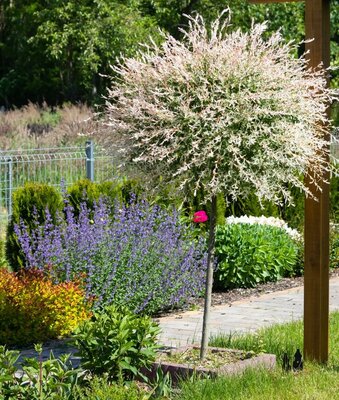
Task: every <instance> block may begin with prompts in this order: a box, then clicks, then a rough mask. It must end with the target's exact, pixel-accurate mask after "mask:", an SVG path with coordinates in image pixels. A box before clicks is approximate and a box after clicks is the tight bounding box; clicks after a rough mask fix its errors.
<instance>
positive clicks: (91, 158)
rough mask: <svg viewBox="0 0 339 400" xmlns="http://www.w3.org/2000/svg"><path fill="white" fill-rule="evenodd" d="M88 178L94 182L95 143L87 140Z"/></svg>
mask: <svg viewBox="0 0 339 400" xmlns="http://www.w3.org/2000/svg"><path fill="white" fill-rule="evenodd" d="M86 178H87V179H89V180H90V181H92V182H94V143H93V141H92V140H87V141H86Z"/></svg>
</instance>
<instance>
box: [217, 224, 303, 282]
mask: <svg viewBox="0 0 339 400" xmlns="http://www.w3.org/2000/svg"><path fill="white" fill-rule="evenodd" d="M215 246H216V256H217V260H218V263H217V271H216V279H215V284H216V286H217V287H221V288H223V289H226V288H237V287H253V286H255V285H257V284H258V283H262V282H269V281H270V282H271V281H276V280H278V279H279V278H281V277H285V276H293V275H295V274H296V271H298V268H299V265H298V262H299V260H300V256H299V253H300V245H299V244H298V242H297V241H296V240H294V239H293V238H291V237H290V235H289V234H288V233H287V232H285V231H284V230H283V229H281V228H279V227H276V226H270V225H261V224H258V223H255V224H248V223H229V224H226V225H222V226H218V227H217V230H216V245H215Z"/></svg>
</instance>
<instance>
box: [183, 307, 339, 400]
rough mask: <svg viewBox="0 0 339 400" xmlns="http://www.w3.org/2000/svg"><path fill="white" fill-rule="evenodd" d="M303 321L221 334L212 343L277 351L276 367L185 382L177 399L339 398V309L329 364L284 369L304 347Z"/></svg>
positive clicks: (333, 322) (332, 324)
mask: <svg viewBox="0 0 339 400" xmlns="http://www.w3.org/2000/svg"><path fill="white" fill-rule="evenodd" d="M302 328H303V326H302V322H293V323H289V324H284V325H274V326H272V327H269V328H264V329H261V330H260V331H259V332H258V333H257V334H254V335H253V334H252V335H244V336H231V337H225V336H219V337H216V338H214V339H213V340H212V341H211V343H210V344H211V345H213V346H220V347H230V348H238V349H244V350H254V351H257V352H260V351H262V350H264V351H265V352H269V353H274V354H276V355H277V362H278V363H277V367H276V368H275V369H274V370H273V371H267V370H247V371H246V372H245V373H244V374H243V375H240V376H233V377H220V378H217V379H214V380H201V381H195V382H183V383H182V386H181V391H180V394H179V395H178V396H177V397H175V399H177V400H179V399H180V400H191V399H192V400H214V399H218V400H221V399H222V400H227V399H232V400H233V399H236V400H245V399H246V400H259V399H260V400H266V399H267V400H274V399H276V400H278V399H279V400H290V399H291V400H292V399H303V400H306V399H307V400H308V399H310V400H311V399H312V400H322V399H328V400H339V312H334V313H332V314H331V316H330V346H329V349H330V353H329V362H328V365H327V366H322V365H317V364H314V363H310V362H306V363H305V367H304V370H303V371H302V372H298V373H293V372H289V373H286V372H283V371H282V368H281V359H282V355H283V353H284V352H285V351H286V352H287V353H288V354H290V355H292V354H293V353H294V352H295V350H296V349H297V348H300V349H301V351H302V349H303V340H302V335H303V329H302Z"/></svg>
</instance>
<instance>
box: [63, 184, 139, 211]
mask: <svg viewBox="0 0 339 400" xmlns="http://www.w3.org/2000/svg"><path fill="white" fill-rule="evenodd" d="M141 192H142V189H141V185H140V184H139V183H138V182H137V181H136V180H132V179H127V178H124V179H122V180H120V181H114V182H112V181H107V182H102V183H96V182H92V181H90V180H88V179H81V180H79V181H78V182H76V183H74V184H73V185H72V186H70V187H69V188H68V190H67V193H68V195H69V197H68V198H69V202H70V204H71V205H72V207H73V209H74V213H75V215H79V213H80V209H81V204H82V203H86V206H87V208H88V209H91V210H93V208H94V204H95V203H97V202H98V201H99V199H100V197H103V198H105V199H106V201H107V202H109V203H110V204H113V203H114V202H115V201H120V202H123V203H125V204H128V203H129V201H130V199H131V195H132V193H133V195H138V194H139V193H141Z"/></svg>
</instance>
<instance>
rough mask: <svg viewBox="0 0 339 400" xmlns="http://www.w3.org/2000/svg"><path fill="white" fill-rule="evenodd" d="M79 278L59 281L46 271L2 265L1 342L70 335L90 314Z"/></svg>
mask: <svg viewBox="0 0 339 400" xmlns="http://www.w3.org/2000/svg"><path fill="white" fill-rule="evenodd" d="M89 306H90V303H89V302H88V301H86V300H85V292H84V290H83V289H82V288H81V287H80V285H79V283H76V282H63V283H58V284H55V283H53V282H52V281H51V279H49V278H48V277H47V276H45V274H44V273H43V272H42V271H39V270H36V269H29V270H25V269H22V270H21V271H20V272H18V273H13V272H9V271H7V270H5V269H0V344H6V345H14V344H19V345H23V344H27V343H34V342H35V343H37V342H41V341H44V340H47V339H56V338H57V337H59V336H65V335H69V334H70V333H71V332H72V331H73V330H74V329H75V328H76V327H77V325H78V324H79V323H80V322H81V321H83V320H86V319H88V318H89V317H90V315H91V314H90V311H89Z"/></svg>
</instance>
